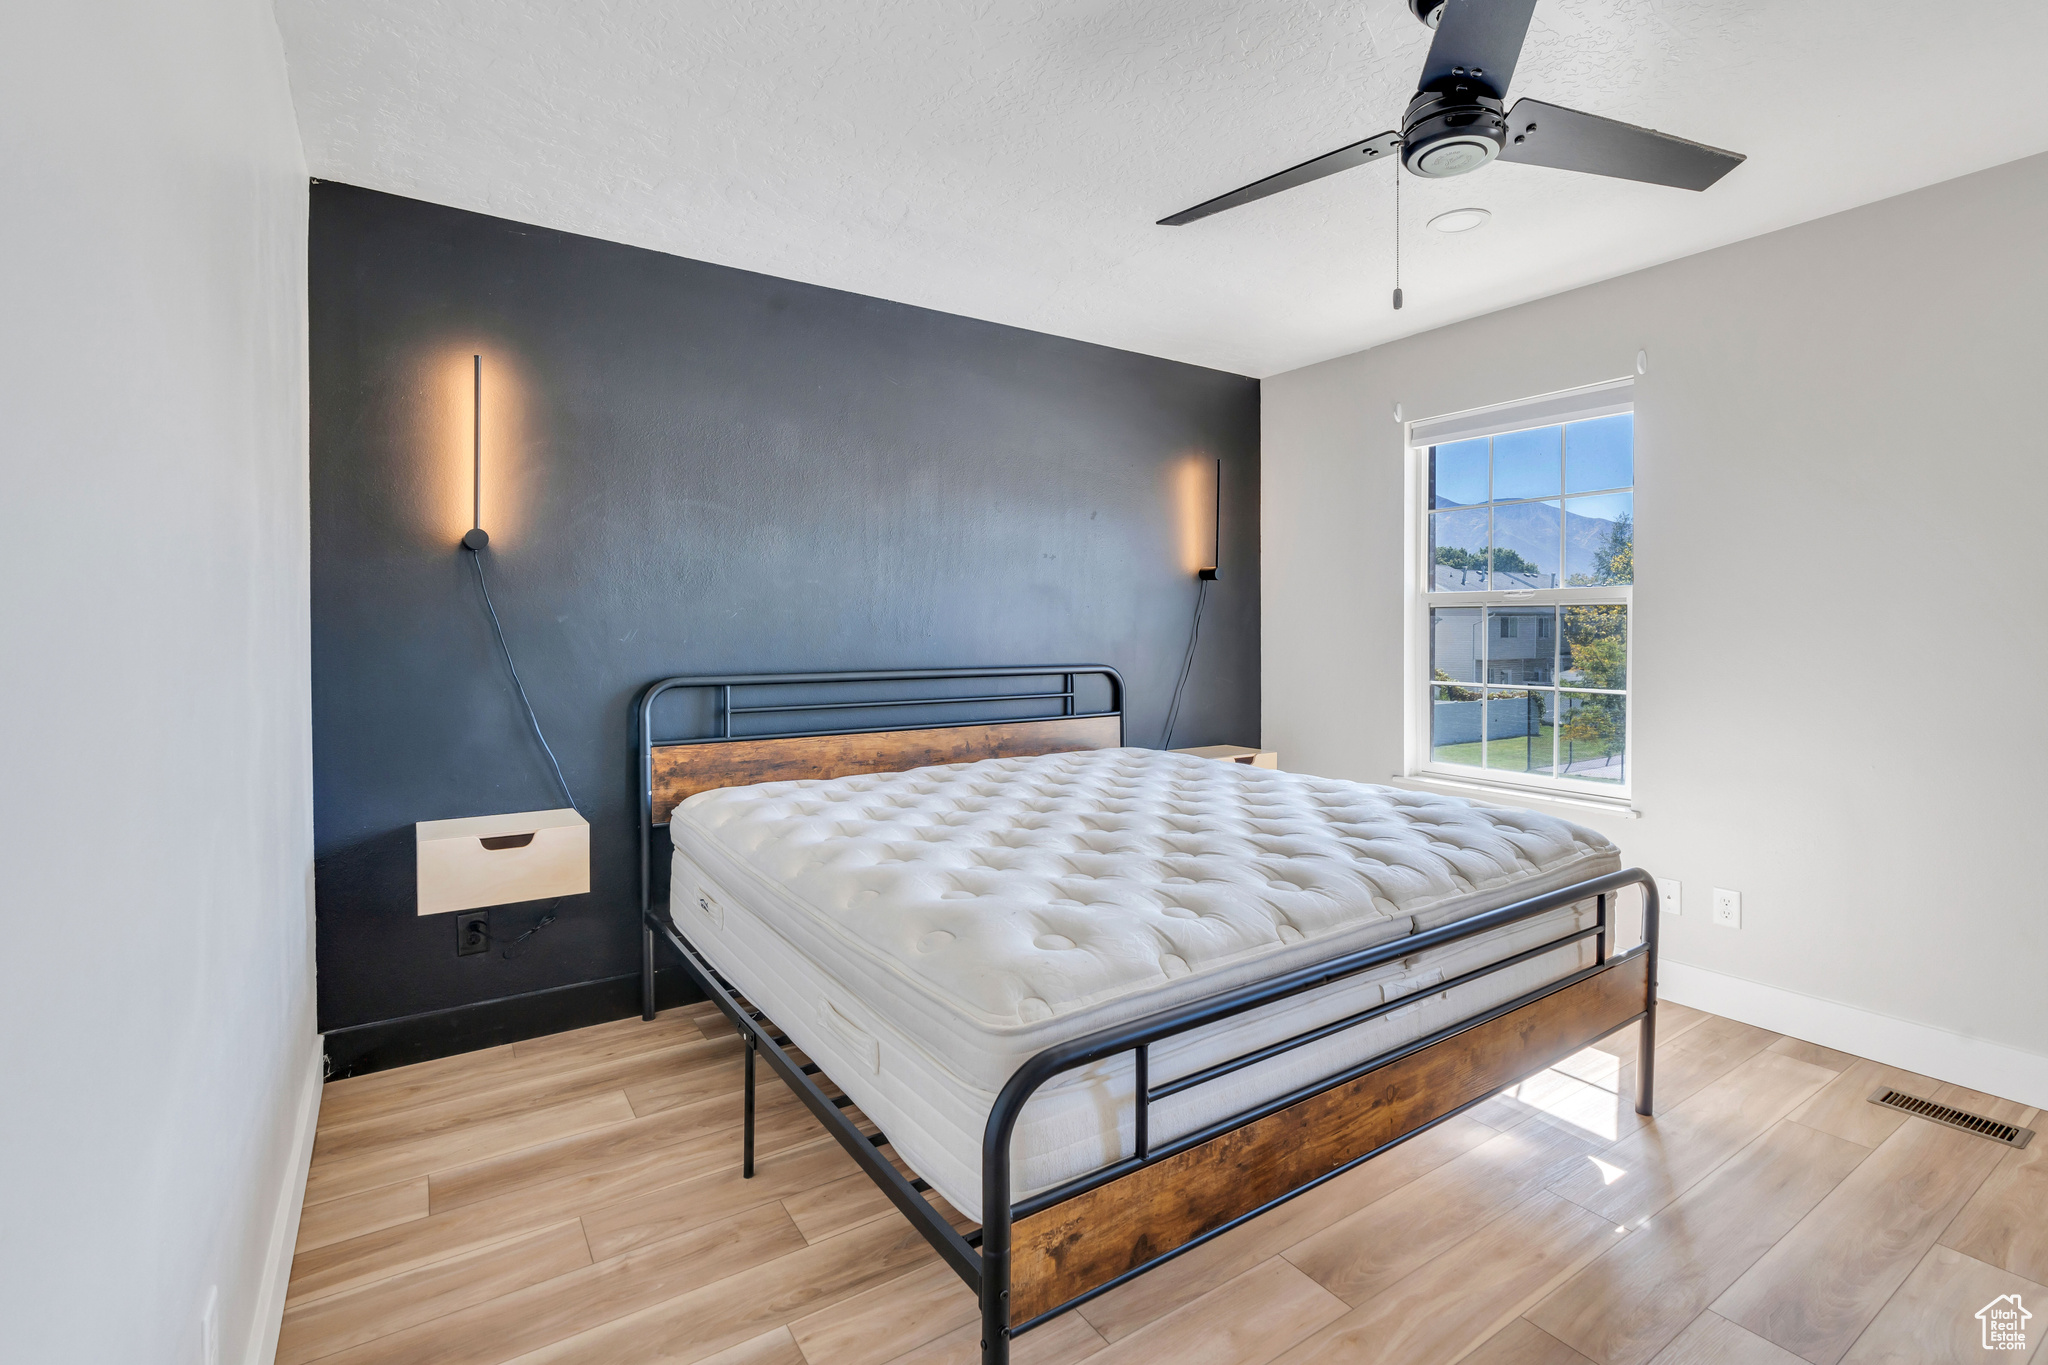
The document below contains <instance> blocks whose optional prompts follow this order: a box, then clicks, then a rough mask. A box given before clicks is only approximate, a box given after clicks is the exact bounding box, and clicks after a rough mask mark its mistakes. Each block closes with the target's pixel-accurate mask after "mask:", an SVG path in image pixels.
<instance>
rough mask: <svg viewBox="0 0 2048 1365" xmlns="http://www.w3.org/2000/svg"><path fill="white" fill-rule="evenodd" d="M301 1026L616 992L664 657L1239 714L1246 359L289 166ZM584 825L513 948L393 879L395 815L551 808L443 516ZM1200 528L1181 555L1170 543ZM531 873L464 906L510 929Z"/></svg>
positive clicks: (347, 1044) (428, 1016) (608, 1013)
mask: <svg viewBox="0 0 2048 1365" xmlns="http://www.w3.org/2000/svg"><path fill="white" fill-rule="evenodd" d="M311 293H312V300H311V303H312V324H311V325H312V522H313V744H314V782H315V822H316V839H317V864H316V874H315V875H316V892H317V903H318V920H319V942H318V952H319V983H320V1026H321V1028H322V1029H323V1030H326V1031H329V1032H330V1034H331V1035H332V1036H331V1038H330V1054H331V1056H332V1057H333V1060H334V1061H335V1064H336V1066H337V1069H338V1070H340V1071H347V1070H361V1069H369V1068H374V1067H376V1066H381V1065H390V1064H393V1063H396V1062H402V1061H409V1060H414V1059H417V1058H419V1057H424V1056H430V1055H436V1054H440V1053H446V1052H452V1051H459V1050H462V1049H464V1048H467V1047H475V1046H482V1045H485V1044H489V1043H492V1042H498V1041H504V1040H506V1039H509V1038H515V1037H520V1036H530V1035H531V1034H534V1033H538V1032H545V1031H548V1030H550V1029H553V1028H557V1027H566V1026H570V1025H573V1024H577V1023H584V1022H591V1021H594V1020H595V1019H599V1018H605V1017H615V1016H618V1015H622V1014H625V1013H627V1012H629V1011H632V1010H634V1009H635V997H634V992H633V988H632V984H631V981H630V980H629V979H628V978H630V976H631V974H632V973H633V972H634V971H635V970H636V969H637V964H638V936H637V934H636V932H635V923H636V915H637V900H636V895H637V864H636V861H635V843H634V835H635V830H634V819H635V815H634V812H635V804H634V782H633V753H634V750H633V733H632V720H631V706H632V701H633V697H634V695H635V693H636V692H637V691H638V690H639V688H640V687H641V686H642V685H644V684H645V683H647V682H648V681H650V680H652V679H654V678H656V677H660V676H663V675H667V674H675V673H712V672H776V671H813V670H826V669H867V668H927V667H929V668H938V667H965V666H973V665H999V664H1029V663H1039V662H1052V661H1062V662H1064V661H1073V662H1084V661H1085V662H1103V663H1109V664H1113V665H1115V666H1116V667H1117V668H1119V669H1121V670H1122V671H1123V673H1124V675H1125V677H1126V679H1127V680H1128V682H1129V686H1130V698H1129V734H1130V740H1131V742H1132V743H1134V744H1143V745H1153V744H1156V743H1158V742H1159V739H1160V733H1159V731H1160V727H1161V725H1162V723H1163V721H1164V719H1165V714H1166V707H1167V703H1168V699H1169V695H1170V692H1171V689H1172V686H1173V679H1174V676H1175V674H1176V672H1177V671H1178V668H1179V665H1180V660H1181V655H1182V652H1183V650H1184V649H1185V648H1186V644H1187V636H1188V627H1189V624H1190V617H1191V615H1192V612H1193V609H1194V604H1195V590H1196V589H1195V580H1194V576H1193V574H1192V572H1191V568H1192V566H1193V562H1194V561H1197V560H1206V559H1207V557H1208V541H1209V535H1210V526H1209V516H1210V507H1211V501H1210V498H1211V494H1210V481H1211V479H1212V478H1213V473H1212V469H1213V466H1212V464H1211V463H1210V462H1211V461H1213V460H1214V459H1216V458H1218V457H1220V458H1221V459H1222V461H1223V478H1224V490H1223V531H1222V534H1223V555H1222V560H1223V564H1222V567H1223V574H1222V579H1221V581H1220V582H1218V583H1217V584H1215V585H1213V587H1212V588H1211V590H1210V595H1209V605H1208V610H1207V615H1206V617H1205V620H1204V623H1203V627H1202V637H1201V648H1200V652H1199V654H1198V657H1197V662H1196V667H1195V672H1194V675H1193V679H1192V681H1191V682H1190V684H1189V688H1188V696H1187V700H1186V701H1185V702H1184V704H1183V708H1182V717H1181V723H1180V728H1179V731H1178V733H1177V734H1176V737H1175V743H1176V745H1179V746H1186V745H1193V744H1212V743H1244V744H1254V743H1257V742H1258V738H1259V580H1258V550H1259V545H1258V524H1259V518H1258V506H1259V504H1258V498H1259V463H1258V461H1259V456H1258V423H1259V406H1258V405H1259V392H1258V385H1257V383H1256V382H1255V381H1253V380H1251V379H1247V378H1243V377H1241V376H1237V375H1230V374H1223V373H1220V372H1218V371H1214V370H1205V369H1200V368H1197V367H1195V366H1191V365H1183V364H1177V363H1174V362H1171V361H1166V360H1160V359H1156V358H1154V357H1150V356H1143V355H1136V354H1132V353H1130V352H1125V351H1117V350H1112V349H1109V348H1107V347H1102V346H1094V345H1089V344H1086V343H1084V342H1078V341H1070V340H1065V339H1062V338H1059V337H1051V336H1045V335H1041V334H1038V333H1034V332H1028V331H1022V330H1019V329H1017V328H1013V327H1003V326H997V325H995V324H993V323H987V322H978V321H975V320H972V319H969V318H962V317H955V316H952V315H949V314H944V313H935V312H931V311H928V310H925V309H920V308H912V307H908V306H906V305H903V304H897V303H888V302H884V301H882V300H879V299H871V298H864V297H861V296H859V295H854V294H847V293H841V292H839V291H836V290H831V289H822V288H818V287H816V286H813V285H806V284H798V283H794V282H791V281H788V280H782V279H776V278H772V277H770V276H765V275H756V274H751V273H748V272H746V271H741V270H734V269H730V268H727V267H724V266H717V265H710V264H707V263H704V262H701V261H693V260H687V259H683V258H680V257H676V256H668V255H663V254H661V253H659V252H653V251H645V250H641V249H638V248H635V247H628V246H621V245H618V244H615V243H611V242H604V241H597V240H594V239H591V238H586V237H577V236H573V235H570V234H567V233H562V232H555V231H551V230H548V229H544V228H537V227H530V226H527V225H524V224H520V223H514V222H508V221H505V220H503V219H497V218H490V217H485V216H483V215H479V214H474V213H466V212H461V211H458V210H454V209H447V208H440V207H436V206H433V205H429V204H423V203H419V202H416V201H413V200H408V199H403V198H398V197H395V196H392V195H387V194H380V193H375V192H372V191H368V190H362V189H356V188H353V187H350V186H346V185H337V184H325V183H323V184H316V185H315V186H314V188H313V194H312V227H311ZM476 352H481V353H482V354H483V356H484V366H485V393H486V401H485V412H484V423H483V440H484V449H485V459H484V466H485V487H484V500H483V501H484V511H483V520H484V526H485V528H486V529H487V530H488V531H489V532H490V533H491V537H492V539H491V545H490V548H489V549H488V550H487V551H486V552H485V553H486V555H487V560H486V566H487V571H488V572H489V573H490V575H491V586H492V591H493V593H494V595H495V597H496V600H497V605H498V611H499V614H500V616H501V617H502V619H503V621H504V626H505V632H506V635H507V637H508V639H509V641H510V643H511V647H512V650H513V653H514V656H515V658H516V659H517V661H518V665H519V669H520V672H521V675H522V677H523V679H524V681H525V683H526V687H527V690H528V692H529V693H530V695H531V696H532V698H533V702H534V706H535V708H536V709H537V711H538V712H539V715H540V719H541V723H542V724H543V726H545V728H546V730H547V734H548V738H549V739H550V741H551V742H552V743H553V745H554V748H555V752H556V754H557V755H558V756H559V758H560V760H561V763H562V768H563V770H564V772H565V774H566V775H567V778H568V781H569V783H570V785H571V787H572V788H573V789H574V791H575V794H576V797H577V800H578V803H579V804H580V806H581V807H582V809H583V812H584V814H585V815H586V816H588V817H589V819H590V822H591V853H592V867H591V893H590V894H589V895H588V896H582V897H575V898H571V899H569V900H567V901H564V902H563V903H562V905H561V906H560V907H559V916H558V918H557V920H556V921H555V923H553V924H551V925H550V926H548V927H547V928H546V929H545V930H543V931H542V932H541V933H539V934H538V935H536V936H535V937H534V938H532V939H531V940H529V942H528V943H527V944H526V945H525V948H524V950H523V951H521V952H519V953H517V955H516V956H514V957H512V958H510V959H508V958H506V957H504V956H502V955H501V953H500V952H498V951H493V952H491V953H489V954H479V955H473V956H468V957H461V958H458V957H457V956H456V955H455V929H454V926H453V923H452V917H450V916H447V915H436V916H427V917H421V916H418V915H416V914H415V913H414V901H413V834H412V827H413V824H414V822H415V821H419V820H436V819H446V818H451V817H456V816H466V815H484V814H492V813H496V812H501V811H517V810H532V809H545V808H549V807H554V806H558V805H560V804H561V798H560V796H559V795H558V794H557V792H556V790H555V788H554V784H553V783H554V779H553V775H552V773H551V772H550V770H549V769H548V767H547V762H546V759H545V757H544V756H543V755H542V753H541V752H540V749H539V747H538V746H537V745H536V744H535V743H534V741H533V738H532V736H531V734H530V733H529V732H528V730H527V728H526V722H525V719H524V716H523V714H522V713H521V711H520V710H519V707H518V701H517V698H516V696H515V694H514V692H513V690H512V686H511V683H510V681H509V679H508V678H507V677H506V673H505V669H504V665H503V664H502V662H501V661H500V660H499V658H498V656H497V654H496V652H495V645H494V644H493V642H492V640H491V636H490V630H489V625H488V622H487V620H486V618H485V616H484V613H483V608H482V604H481V601H480V599H479V597H478V595H477V589H476V585H475V581H474V579H473V577H472V576H471V569H470V565H469V563H468V561H467V558H466V556H465V555H464V554H463V553H462V552H460V551H459V550H458V549H457V548H456V540H457V539H458V538H459V537H460V535H461V533H462V531H463V530H464V529H465V528H466V527H467V526H468V525H469V518H470V465H469V450H470V433H471V423H470V384H469V366H470V359H469V358H470V356H471V354H472V353H476ZM1191 557H1192V558H1191ZM544 908H545V907H543V906H540V905H520V906H509V907H498V908H496V909H494V910H493V911H492V932H493V934H494V935H495V936H496V937H497V938H498V939H499V940H500V942H501V943H502V942H504V941H507V940H509V939H510V938H512V937H513V936H515V935H517V934H518V933H520V932H521V931H523V930H524V929H526V928H528V927H530V926H531V925H532V924H533V923H535V922H536V921H537V920H538V919H539V918H540V916H541V914H542V912H543V910H544Z"/></svg>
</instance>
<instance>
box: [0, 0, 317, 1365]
mask: <svg viewBox="0 0 2048 1365" xmlns="http://www.w3.org/2000/svg"><path fill="white" fill-rule="evenodd" d="M6 28H7V37H6V41H5V42H4V43H0V148H4V150H0V168H4V172H5V191H4V193H0V752H4V759H0V1040H4V1042H0V1154H4V1157H0V1358H4V1359H6V1360H9V1361H20V1362H24V1365H27V1363H28V1362H35V1363H36V1365H44V1363H46V1362H47V1363H48V1365H56V1363H57V1362H65V1365H72V1362H90V1363H95V1365H96V1363H97V1362H108V1363H109V1365H113V1363H114V1362H119V1365H143V1363H145V1362H169V1363H170V1365H186V1363H187V1362H196V1361H199V1360H200V1358H201V1357H200V1329H199V1321H200V1314H201V1309H202V1306H203V1305H204V1303H205V1300H206V1296H207V1294H208V1291H209V1288H210V1287H212V1286H216V1285H217V1286H219V1293H220V1309H219V1313H220V1324H221V1343H220V1344H221V1348H222V1349H221V1359H222V1360H223V1361H227V1362H240V1361H243V1360H245V1359H248V1358H250V1356H251V1355H252V1354H256V1355H261V1354H262V1352H263V1350H264V1347H265V1344H266V1343H265V1340H264V1337H265V1327H264V1325H263V1323H262V1322H261V1321H260V1320H259V1319H260V1316H264V1315H267V1312H268V1310H267V1309H266V1310H264V1313H263V1314H259V1301H260V1300H261V1299H262V1298H263V1295H264V1293H265V1280H264V1277H265V1274H266V1270H267V1264H266V1263H267V1260H268V1258H269V1256H270V1253H271V1249H272V1245H273V1243H274V1242H275V1240H276V1239H277V1238H278V1237H279V1235H280V1233H281V1232H288V1231H289V1224H290V1221H291V1219H293V1218H295V1217H296V1210H295V1208H293V1207H291V1202H290V1201H289V1200H285V1201H281V1200H280V1194H281V1192H284V1191H287V1190H289V1188H290V1186H291V1181H292V1175H293V1172H292V1170H291V1167H292V1164H293V1163H294V1161H295V1160H296V1159H297V1158H296V1154H295V1143H294V1139H295V1133H296V1128H295V1125H296V1124H297V1123H298V1122H299V1121H300V1118H301V1116H302V1114H303V1108H302V1105H303V1102H304V1100H305V1099H306V1098H308V1097H309V1096H317V1088H316V1087H313V1086H309V1085H308V1080H309V1077H317V1063H316V1062H315V1061H314V1058H315V1056H316V1054H315V1050H314V1049H315V1039H314V1033H313V1029H314V1018H313V994H312V986H313V966H312V947H311V942H310V938H311V910H310V897H309V895H308V891H309V885H310V878H311V866H312V862H311V849H312V816H311V778H310V773H311V745H310V738H309V736H310V726H309V704H308V676H309V667H308V646H307V638H308V634H307V580H306V575H307V513H306V455H305V442H306V438H305V429H306V397H305V394H306V381H305V369H306V358H305V326H306V322H305V242H306V226H305V205H306V180H305V168H304V164H303V161H302V158H301V154H300V149H299V142H298V135H297V130H296V126H295V124H294V121H293V116H292V111H291V105H290V102H289V99H288V96H287V91H286V85H285V70H284V61H283V55H282V50H281V47H280V44H279V41H278V35H277V32H276V27H275V22H274V20H273V18H272V15H271V11H270V6H269V5H268V4H267V3H264V0H195V3H187V4H179V5H154V4H147V3H142V2H141V0H128V2H127V3H120V2H119V0H92V2H88V0H65V3H59V4H33V5H31V4H17V5H13V6H10V7H9V9H8V14H7V22H6ZM281 1202H283V1203H284V1204H285V1214H286V1216H285V1217H284V1218H283V1219H280V1218H279V1217H278V1214H279V1205H280V1203H281ZM281 1225H282V1226H281ZM287 1246H288V1244H287ZM268 1330H269V1331H270V1332H274V1330H275V1328H274V1324H272V1325H271V1326H270V1327H269V1329H268ZM271 1339H272V1340H274V1337H272V1338H271ZM252 1347H253V1352H252ZM265 1358H267V1357H265Z"/></svg>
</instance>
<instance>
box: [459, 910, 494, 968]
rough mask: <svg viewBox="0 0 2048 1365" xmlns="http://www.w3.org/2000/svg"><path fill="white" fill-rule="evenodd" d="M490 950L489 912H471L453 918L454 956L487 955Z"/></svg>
mask: <svg viewBox="0 0 2048 1365" xmlns="http://www.w3.org/2000/svg"><path fill="white" fill-rule="evenodd" d="M490 950H491V912H490V911H488V910H471V911H468V912H467V913H465V914H460V915H457V916H456V917H455V955H456V956H457V957H468V956H470V955H471V954H472V953H488V952H489V951H490Z"/></svg>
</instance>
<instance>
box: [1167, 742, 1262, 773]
mask: <svg viewBox="0 0 2048 1365" xmlns="http://www.w3.org/2000/svg"><path fill="white" fill-rule="evenodd" d="M1174 752H1175V753H1177V754H1193V755H1194V756H1195V757H1196V758H1213V759H1215V760H1216V761H1217V762H1219V763H1242V764H1244V765H1245V766H1246V767H1250V768H1277V767H1279V766H1280V754H1279V752H1278V751H1277V750H1274V749H1247V748H1245V747H1244V746H1243V745H1242V744H1204V745H1203V746H1202V747H1201V748H1199V749H1175V750H1174Z"/></svg>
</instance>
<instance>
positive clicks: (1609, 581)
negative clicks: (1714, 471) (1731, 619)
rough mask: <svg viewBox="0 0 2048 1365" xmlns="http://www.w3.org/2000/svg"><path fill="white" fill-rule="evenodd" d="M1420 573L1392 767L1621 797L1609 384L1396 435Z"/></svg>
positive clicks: (1625, 725)
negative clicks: (1408, 689) (1401, 733)
mask: <svg viewBox="0 0 2048 1365" xmlns="http://www.w3.org/2000/svg"><path fill="white" fill-rule="evenodd" d="M1409 444H1410V447H1411V451H1412V458H1413V459H1414V460H1415V461H1416V468H1417V474H1418V478H1417V481H1416V484H1417V487H1418V488H1419V489H1420V490H1421V493H1422V496H1421V498H1420V500H1419V501H1420V503H1421V506H1420V507H1418V508H1417V510H1416V515H1417V517H1418V518H1419V519H1420V525H1419V531H1420V535H1419V537H1418V540H1419V543H1420V544H1421V546H1422V551H1423V562H1422V564H1421V566H1420V568H1421V572H1420V573H1419V574H1418V576H1417V578H1418V582H1419V584H1420V588H1419V591H1417V593H1416V594H1415V596H1414V598H1413V607H1412V610H1413V612H1414V617H1413V628H1414V631H1415V639H1416V645H1415V647H1414V651H1413V653H1414V657H1415V658H1416V660H1417V667H1416V669H1415V677H1414V681H1413V684H1412V686H1413V688H1414V694H1415V696H1416V699H1417V701H1418V702H1419V706H1418V707H1417V708H1416V714H1417V721H1416V726H1415V734H1414V736H1413V738H1412V741H1411V754H1412V755H1413V758H1412V761H1411V763H1410V765H1409V766H1410V771H1411V772H1415V773H1418V774H1435V775H1438V776H1444V777H1455V778H1462V779H1466V780H1471V779H1479V780H1482V781H1489V782H1498V783H1503V784H1508V785H1513V786H1520V787H1534V788H1543V789H1549V790H1559V791H1577V792H1581V793H1586V794H1589V795H1605V796H1608V797H1611V798H1615V799H1624V798H1626V797H1627V795H1628V790H1629V776H1630V758H1629V685H1630V680H1629V637H1630V628H1631V619H1630V608H1631V605H1632V603H1631V598H1632V594H1633V591H1634V587H1633V585H1634V581H1635V415H1634V408H1633V405H1632V401H1631V390H1630V386H1629V385H1628V384H1627V383H1621V384H1613V385H1604V386H1601V387H1600V388H1597V389H1591V390H1584V391H1581V392H1578V393H1574V394H1564V395H1557V396H1553V397H1550V398H1543V399H1536V400H1532V401H1530V402H1527V403H1519V404H1514V405H1511V406H1508V407H1504V408H1495V409H1489V410H1486V411H1483V412H1478V413H1467V414H1462V415H1460V416H1456V417H1448V418H1439V419H1436V420H1433V421H1427V422H1416V423H1413V424H1411V425H1410V428H1409Z"/></svg>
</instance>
